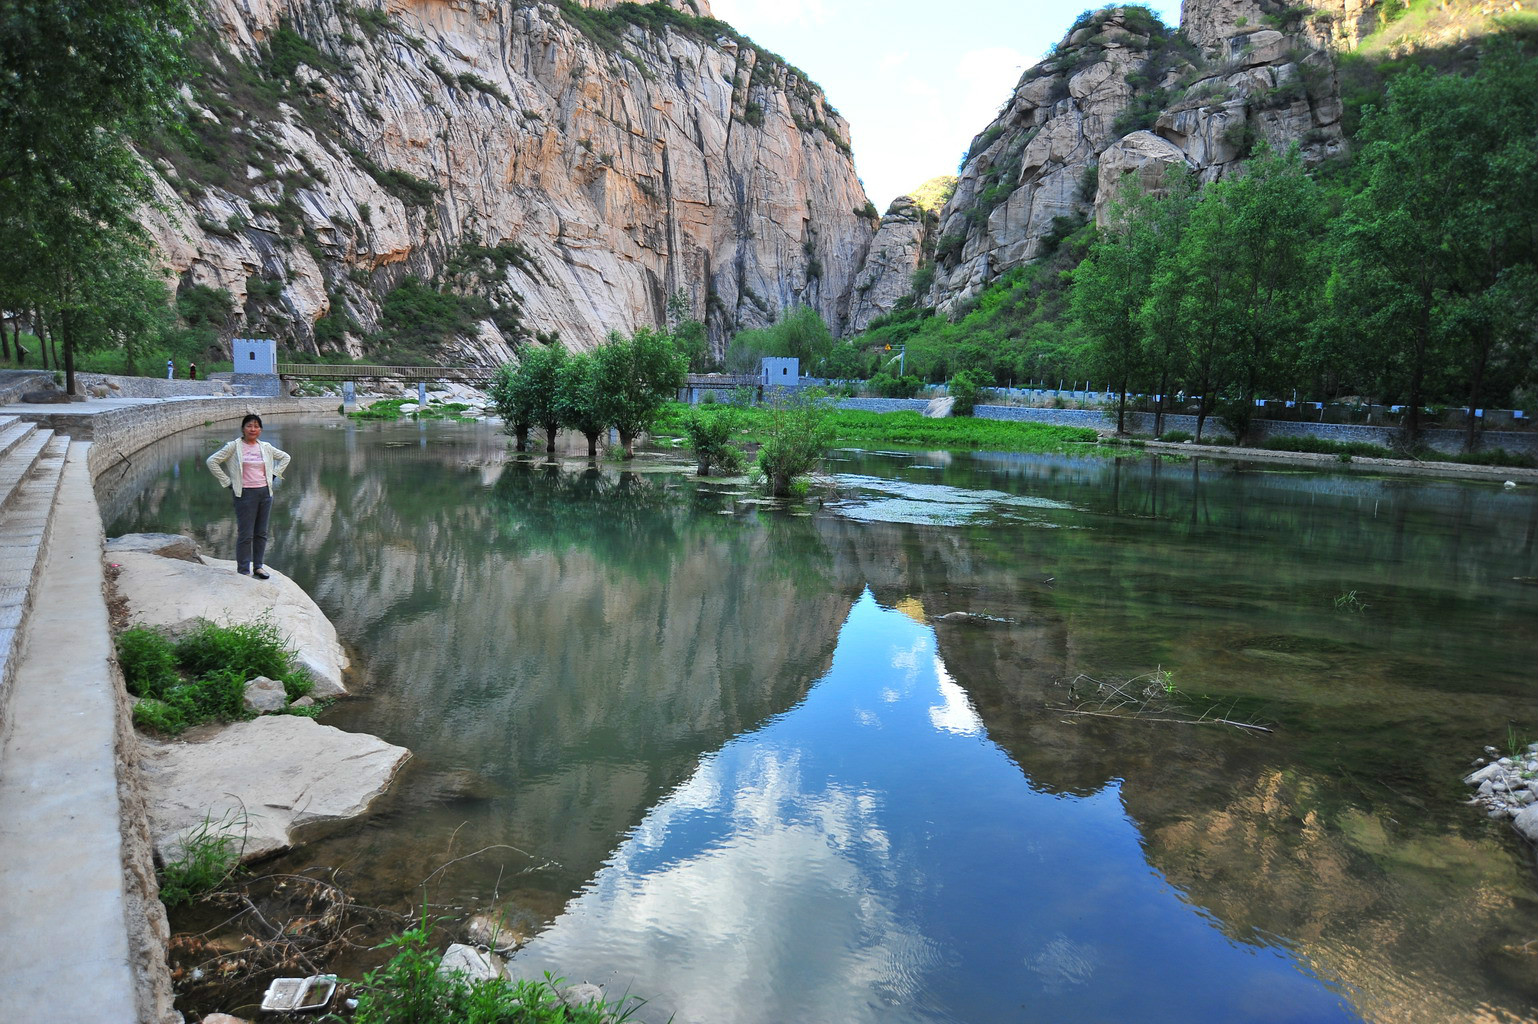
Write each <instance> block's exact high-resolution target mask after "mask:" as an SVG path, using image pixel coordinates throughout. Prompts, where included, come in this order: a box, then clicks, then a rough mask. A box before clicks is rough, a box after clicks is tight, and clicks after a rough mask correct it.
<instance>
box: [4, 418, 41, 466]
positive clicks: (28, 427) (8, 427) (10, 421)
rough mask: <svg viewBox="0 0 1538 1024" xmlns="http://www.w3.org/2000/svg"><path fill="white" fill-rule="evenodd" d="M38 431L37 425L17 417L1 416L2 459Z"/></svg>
mask: <svg viewBox="0 0 1538 1024" xmlns="http://www.w3.org/2000/svg"><path fill="white" fill-rule="evenodd" d="M36 430H37V424H36V423H29V422H28V421H26V420H22V419H18V418H17V417H15V416H0V459H3V458H5V457H6V456H7V455H9V454H10V453H11V449H12V448H15V447H16V446H17V445H19V444H21V442H23V441H25V440H26V439H27V438H28V437H29V436H31V435H32V434H33V433H34V432H35V431H36Z"/></svg>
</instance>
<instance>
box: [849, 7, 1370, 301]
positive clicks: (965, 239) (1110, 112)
mask: <svg viewBox="0 0 1538 1024" xmlns="http://www.w3.org/2000/svg"><path fill="white" fill-rule="evenodd" d="M1375 7H1376V4H1375V3H1374V0H1320V2H1318V3H1315V4H1313V6H1312V8H1310V7H1302V6H1288V5H1286V4H1283V3H1281V2H1280V0H1186V3H1185V4H1184V7H1183V10H1182V26H1181V27H1182V29H1183V31H1182V32H1181V33H1180V34H1178V35H1177V34H1175V33H1173V32H1170V31H1168V30H1167V29H1166V28H1165V27H1164V26H1161V25H1159V24H1158V22H1157V20H1156V19H1155V18H1153V17H1152V16H1151V15H1150V14H1149V13H1148V12H1147V11H1146V9H1143V8H1136V7H1125V8H1115V7H1109V8H1104V9H1101V10H1098V11H1092V12H1087V13H1086V14H1084V15H1081V16H1080V18H1079V19H1078V21H1076V22H1075V24H1074V25H1073V27H1072V28H1071V29H1070V30H1069V32H1068V34H1067V35H1066V36H1065V37H1064V38H1063V40H1062V41H1061V42H1060V43H1058V44H1057V46H1056V47H1055V48H1054V50H1053V52H1052V53H1051V55H1050V56H1049V57H1048V58H1047V59H1046V60H1044V61H1042V62H1041V63H1039V64H1037V65H1036V66H1035V67H1033V68H1031V69H1030V70H1028V71H1027V72H1026V73H1025V74H1024V76H1022V78H1021V79H1020V82H1019V84H1018V85H1017V86H1016V88H1015V90H1014V93H1013V94H1012V95H1011V96H1010V97H1009V98H1008V99H1007V100H1006V102H1005V103H1004V105H1003V107H1002V108H1001V109H1000V111H999V114H998V116H997V117H996V118H995V119H994V121H993V123H992V124H990V125H989V126H988V127H987V128H986V129H984V130H983V131H982V132H981V133H979V134H978V135H977V136H976V137H975V138H974V139H973V142H972V145H971V147H970V149H969V151H968V153H967V155H966V158H965V160H964V161H963V165H962V168H961V174H960V180H959V182H958V184H957V187H956V191H955V194H954V196H953V197H952V198H951V201H950V202H949V203H947V204H946V206H945V208H944V210H943V211H942V212H941V215H940V226H939V238H938V240H937V242H936V247H935V270H936V273H935V275H934V278H933V282H932V284H930V285H928V286H927V288H926V290H925V291H924V293H923V294H920V295H918V296H917V299H918V301H919V302H920V303H921V304H923V305H931V306H936V307H938V308H939V309H940V310H941V311H942V312H950V311H953V310H955V309H956V308H957V307H958V306H959V305H960V304H961V303H962V302H964V301H965V300H966V299H968V298H970V297H972V296H974V295H976V294H977V293H978V292H980V291H982V290H983V289H984V288H986V287H987V286H988V285H989V284H990V283H991V282H992V281H994V280H995V279H997V278H998V277H999V276H1000V275H1001V274H1003V273H1004V272H1006V271H1008V270H1009V269H1010V268H1012V267H1015V266H1019V265H1020V264H1022V263H1026V262H1029V261H1031V260H1034V259H1036V258H1038V257H1040V256H1042V255H1044V254H1045V253H1046V252H1048V251H1049V250H1050V249H1051V248H1052V246H1054V245H1055V244H1056V242H1057V240H1059V239H1060V238H1062V237H1063V236H1064V235H1065V234H1066V233H1068V232H1069V231H1071V230H1073V229H1074V228H1075V227H1077V226H1078V225H1079V224H1081V223H1083V222H1084V220H1085V219H1087V218H1088V217H1090V216H1097V217H1100V218H1103V217H1104V216H1105V212H1106V209H1107V207H1108V206H1109V204H1110V203H1111V202H1112V201H1113V200H1114V198H1115V197H1116V195H1117V193H1118V192H1119V190H1120V188H1121V182H1122V180H1123V178H1124V177H1125V176H1127V175H1129V174H1131V175H1137V176H1138V177H1140V178H1141V179H1142V180H1143V181H1144V182H1145V183H1146V184H1149V185H1152V184H1154V183H1156V182H1157V181H1158V179H1159V176H1160V175H1161V174H1162V171H1163V169H1164V167H1165V166H1168V165H1170V164H1176V165H1181V166H1184V167H1186V168H1188V169H1189V170H1191V171H1192V172H1193V173H1195V174H1197V175H1198V176H1199V177H1200V178H1201V179H1202V180H1204V181H1212V180H1216V179H1217V178H1221V177H1223V176H1224V175H1227V174H1232V173H1234V172H1235V171H1236V170H1237V169H1238V168H1239V167H1241V166H1242V164H1243V161H1244V159H1245V157H1246V156H1248V155H1249V153H1250V152H1252V151H1253V149H1254V148H1255V147H1256V146H1257V145H1258V144H1260V143H1267V144H1270V145H1272V146H1274V147H1277V148H1285V147H1287V146H1288V145H1291V144H1293V143H1297V144H1298V145H1299V146H1301V147H1302V151H1303V155H1304V159H1305V160H1306V161H1308V162H1310V163H1317V162H1319V161H1322V160H1324V159H1326V158H1328V157H1330V156H1332V155H1335V154H1337V153H1339V152H1341V151H1342V149H1343V146H1344V143H1343V140H1342V135H1341V129H1340V118H1341V113H1342V105H1341V102H1340V97H1339V89H1338V84H1337V81H1336V75H1335V61H1334V56H1333V54H1334V50H1335V48H1339V47H1349V46H1352V45H1354V44H1355V42H1356V41H1357V39H1359V38H1360V36H1361V34H1362V33H1363V32H1365V31H1367V30H1369V29H1370V28H1371V27H1372V25H1373V23H1374V22H1373V11H1374V10H1375ZM879 249H880V246H879V245H878V246H873V247H872V253H873V256H874V254H875V253H877V252H878V251H879ZM917 267H918V262H917V261H913V262H912V263H911V264H903V265H894V264H893V263H892V261H890V260H888V261H886V263H885V264H878V263H876V262H874V261H873V262H872V264H871V265H870V266H868V267H867V268H866V269H865V270H864V271H862V273H861V275H860V279H859V280H860V284H859V287H862V288H867V290H868V294H870V295H874V296H877V297H880V299H881V301H879V302H875V303H872V302H870V301H866V302H863V303H862V302H860V301H858V300H857V301H856V304H855V309H856V310H858V311H859V312H860V314H861V317H862V319H863V321H864V322H868V320H869V319H870V318H871V317H873V316H875V315H879V314H880V313H882V312H885V311H886V310H888V309H890V308H891V306H890V304H886V305H883V304H882V303H884V302H887V299H886V298H885V297H886V296H889V295H891V294H892V293H893V292H897V294H898V295H899V296H900V295H901V294H905V293H906V292H907V289H906V288H899V286H898V285H896V284H894V281H896V280H899V279H900V280H902V281H906V280H908V279H909V278H911V276H912V274H913V272H914V270H915V269H917ZM891 301H895V300H891ZM872 306H874V307H875V308H868V307H872Z"/></svg>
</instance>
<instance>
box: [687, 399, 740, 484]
mask: <svg viewBox="0 0 1538 1024" xmlns="http://www.w3.org/2000/svg"><path fill="white" fill-rule="evenodd" d="M739 422H741V415H740V413H739V412H738V410H737V409H735V408H733V407H731V406H729V405H727V406H718V407H715V408H710V409H708V410H707V409H705V408H701V407H700V406H697V405H696V406H691V407H690V409H689V411H688V412H686V413H684V418H683V423H682V426H683V430H684V437H686V438H687V439H688V441H689V447H690V448H693V449H694V457H695V460H696V462H697V463H698V469H699V475H700V476H709V475H710V468H711V466H716V467H717V468H719V469H720V470H721V471H722V472H723V473H735V472H737V471H738V470H739V469H741V468H742V449H740V448H738V447H737V446H736V445H735V444H733V443H732V437H733V435H735V434H736V433H737V425H738V423H739Z"/></svg>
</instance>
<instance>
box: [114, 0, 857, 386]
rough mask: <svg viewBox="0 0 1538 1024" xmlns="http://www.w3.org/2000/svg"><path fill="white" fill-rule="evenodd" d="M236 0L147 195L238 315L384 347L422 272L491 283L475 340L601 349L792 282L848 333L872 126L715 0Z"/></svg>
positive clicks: (237, 321) (153, 161)
mask: <svg viewBox="0 0 1538 1024" xmlns="http://www.w3.org/2000/svg"><path fill="white" fill-rule="evenodd" d="M613 7H614V5H613V3H612V2H611V0H587V2H585V3H584V4H582V5H578V4H576V3H565V4H559V5H557V4H554V3H492V2H482V0H387V3H386V4H385V5H384V6H382V7H373V6H369V5H366V4H351V3H344V2H340V0H210V3H209V8H208V17H207V26H208V27H207V31H206V32H205V33H204V34H203V35H202V36H200V38H198V39H197V40H195V41H194V42H193V47H192V49H193V52H194V53H195V54H196V55H197V56H198V58H199V62H200V63H201V64H202V65H203V66H204V73H203V74H202V75H201V76H200V77H199V78H198V79H196V80H195V81H194V82H193V84H192V85H191V87H189V88H188V89H187V90H186V91H185V97H186V99H187V105H188V109H189V124H190V128H191V131H190V132H189V133H188V135H187V136H186V137H184V138H182V139H181V140H176V139H162V140H151V141H149V142H148V143H147V144H146V145H145V146H144V147H142V149H143V152H144V153H145V155H146V157H147V160H148V162H149V164H150V165H151V167H152V168H153V169H154V170H155V171H156V173H157V175H158V184H159V190H160V197H161V199H162V203H163V211H161V212H155V213H152V214H150V215H148V217H149V220H150V221H151V223H152V228H153V229H154V232H155V234H156V236H157V238H158V240H159V242H160V246H161V248H162V250H163V253H164V256H165V259H166V262H167V264H168V265H169V267H170V269H171V270H172V271H174V272H175V273H176V274H177V275H178V276H179V277H180V278H181V280H182V281H183V282H184V283H190V284H203V285H207V286H211V287H213V288H217V289H222V290H224V291H227V292H228V293H229V294H230V295H231V296H232V297H233V299H234V304H235V309H234V311H233V313H232V317H231V320H230V322H229V323H228V324H227V332H228V333H231V334H234V335H265V336H274V337H277V338H279V339H280V343H281V344H283V345H285V346H286V347H289V348H293V349H295V350H301V351H302V350H311V351H315V350H319V349H329V350H335V351H345V352H347V353H348V354H350V355H353V356H360V355H363V354H365V348H366V347H367V345H368V342H367V340H366V339H367V338H368V337H369V336H370V334H371V333H372V332H374V331H376V330H377V328H378V327H379V326H380V324H381V309H382V306H383V304H384V302H385V300H386V298H387V296H388V295H389V294H390V292H391V291H392V289H395V288H397V287H399V286H400V285H401V283H402V282H403V281H405V279H406V278H408V277H416V278H418V279H420V280H422V281H427V282H432V283H434V284H435V285H437V286H438V287H439V288H441V289H442V290H445V291H453V292H454V293H456V294H459V295H462V296H466V297H469V298H473V299H474V300H475V304H469V305H466V306H465V309H466V310H467V311H468V313H467V315H466V316H465V317H463V318H462V322H461V327H460V329H461V331H462V332H463V336H464V338H465V339H466V344H465V345H464V346H463V350H462V351H458V352H451V353H445V355H447V356H448V357H450V358H459V359H463V358H470V359H476V360H481V361H488V362H495V361H500V360H502V359H505V358H507V356H508V353H509V351H510V346H511V345H513V344H515V343H516V342H518V341H519V340H521V339H523V338H526V337H529V336H533V335H535V334H541V333H544V334H547V333H549V332H558V333H559V335H560V337H561V338H562V340H563V341H565V342H566V343H567V345H568V346H569V347H572V348H578V349H586V348H591V347H592V346H594V345H596V344H597V343H598V342H600V341H601V340H602V339H603V337H604V336H605V334H606V333H607V332H608V331H609V330H612V329H618V330H621V331H630V330H633V329H635V328H636V327H639V326H643V325H661V324H663V323H664V322H665V319H666V316H667V306H668V299H669V297H670V296H673V295H675V294H677V293H679V292H681V293H682V295H683V297H684V299H685V304H686V305H687V306H688V307H689V310H690V311H691V312H692V314H693V315H694V316H696V317H698V318H699V319H702V320H704V321H706V323H707V324H708V327H709V329H710V336H711V339H712V342H713V343H714V344H715V345H716V346H717V348H718V350H719V347H720V346H721V345H722V344H724V340H725V338H727V337H728V336H729V335H730V333H731V332H732V331H734V330H736V329H738V328H740V327H751V326H761V325H763V324H766V323H768V322H770V321H771V320H772V319H773V318H774V317H775V316H776V315H777V314H778V312H779V311H780V310H782V309H784V308H785V307H787V306H790V305H793V304H798V303H804V304H807V305H810V306H812V307H814V308H816V309H817V310H818V311H819V312H820V313H821V314H822V316H823V318H824V319H825V320H826V321H827V322H828V323H829V324H830V326H832V327H833V328H834V329H835V330H840V329H841V328H842V326H843V324H844V323H845V321H846V318H847V315H848V306H849V302H850V296H851V292H852V288H853V284H854V279H855V274H856V272H857V271H858V269H859V266H860V263H861V260H862V259H863V257H864V255H865V250H866V248H867V247H868V244H869V240H870V237H871V235H872V233H873V231H874V223H873V219H874V218H872V217H870V216H868V211H867V205H868V204H867V201H866V198H865V195H864V193H863V190H862V189H861V187H860V184H859V181H858V179H857V178H856V177H855V173H854V167H853V163H852V159H851V156H850V152H849V147H848V143H847V139H848V134H849V133H848V129H847V126H846V125H845V124H844V122H843V121H842V119H841V118H840V117H839V116H838V114H837V113H836V112H835V111H833V110H832V108H831V107H829V106H828V105H827V103H826V102H825V101H824V99H823V97H822V94H821V92H820V91H819V90H818V89H817V87H816V86H815V85H813V84H811V83H810V82H808V81H806V80H805V79H804V78H803V77H802V76H801V75H800V74H799V72H797V71H796V70H795V69H794V68H792V67H790V66H788V65H786V64H785V63H784V62H782V61H780V60H779V59H778V58H776V57H774V55H772V54H768V53H766V52H764V51H762V50H759V49H758V48H756V47H754V46H752V45H751V43H749V42H748V41H747V40H745V39H743V38H742V37H740V36H737V35H736V34H735V33H733V32H731V30H730V29H729V28H728V27H727V26H725V25H723V24H722V23H720V22H717V21H714V20H713V19H712V18H711V17H710V11H709V8H708V6H706V5H705V3H703V0H700V2H696V0H673V2H672V4H671V8H670V9H669V10H667V11H660V10H659V9H657V8H655V7H653V8H641V9H637V8H624V9H620V10H614V9H611V8H613Z"/></svg>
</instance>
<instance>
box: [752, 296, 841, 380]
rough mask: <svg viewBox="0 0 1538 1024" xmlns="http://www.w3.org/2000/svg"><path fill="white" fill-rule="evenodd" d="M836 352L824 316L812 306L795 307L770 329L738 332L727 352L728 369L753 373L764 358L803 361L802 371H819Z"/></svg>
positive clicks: (786, 312) (787, 311)
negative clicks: (822, 363)
mask: <svg viewBox="0 0 1538 1024" xmlns="http://www.w3.org/2000/svg"><path fill="white" fill-rule="evenodd" d="M832 351H833V334H832V332H830V331H829V330H828V325H827V324H826V323H824V322H823V319H822V316H821V314H819V313H818V312H817V310H815V309H813V308H812V307H810V306H792V307H791V308H790V309H788V310H785V311H784V313H783V314H782V315H781V316H780V319H779V320H778V321H777V322H776V323H773V324H771V325H770V326H768V327H760V328H755V329H752V330H747V331H739V332H737V334H736V336H734V337H733V338H732V341H731V344H730V345H728V346H727V349H726V366H727V369H729V370H731V371H732V372H733V373H753V372H756V371H757V370H758V367H759V361H760V360H761V359H763V358H764V357H765V356H776V357H780V358H793V359H799V360H801V371H802V372H803V373H807V372H810V371H812V370H814V369H818V368H820V364H821V362H822V360H823V359H824V358H825V357H826V356H827V355H829V353H831V352H832Z"/></svg>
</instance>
